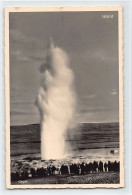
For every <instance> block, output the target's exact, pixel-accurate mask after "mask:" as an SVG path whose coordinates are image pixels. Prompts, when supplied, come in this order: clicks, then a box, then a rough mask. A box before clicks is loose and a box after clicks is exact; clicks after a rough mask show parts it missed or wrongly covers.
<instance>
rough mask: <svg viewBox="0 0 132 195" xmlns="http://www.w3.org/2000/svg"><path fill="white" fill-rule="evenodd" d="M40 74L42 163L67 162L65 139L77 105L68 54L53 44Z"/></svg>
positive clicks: (39, 102)
mask: <svg viewBox="0 0 132 195" xmlns="http://www.w3.org/2000/svg"><path fill="white" fill-rule="evenodd" d="M40 72H41V73H42V81H41V86H40V89H39V93H38V97H37V99H36V104H37V106H38V108H39V111H40V117H41V159H43V160H48V159H61V158H65V157H66V156H67V154H68V151H67V150H68V147H66V143H65V137H66V133H67V129H68V127H69V125H70V123H71V121H72V119H73V115H74V110H75V105H76V95H75V90H74V87H73V83H74V75H73V72H72V70H71V69H70V67H69V60H68V56H67V54H66V53H65V52H64V51H63V50H62V49H60V48H58V47H55V46H54V44H53V41H52V40H50V45H49V47H48V49H47V52H46V56H45V63H44V64H43V65H41V67H40Z"/></svg>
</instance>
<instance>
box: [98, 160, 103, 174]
mask: <svg viewBox="0 0 132 195" xmlns="http://www.w3.org/2000/svg"><path fill="white" fill-rule="evenodd" d="M99 171H100V172H103V163H102V162H101V161H100V162H99Z"/></svg>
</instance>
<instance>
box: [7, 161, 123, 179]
mask: <svg viewBox="0 0 132 195" xmlns="http://www.w3.org/2000/svg"><path fill="white" fill-rule="evenodd" d="M119 171H120V162H116V161H115V162H110V161H108V163H106V162H105V163H103V162H102V161H100V162H96V161H94V162H90V163H84V162H82V163H81V164H76V163H74V164H71V165H66V164H62V165H61V166H59V165H58V166H54V165H50V166H47V167H46V168H44V167H39V168H38V167H37V168H36V167H35V168H34V167H32V168H29V167H23V168H22V169H21V170H19V171H16V172H11V180H12V181H18V180H24V179H29V178H35V177H36V178H40V177H45V176H48V175H57V174H61V175H68V174H71V175H84V174H89V173H98V172H119Z"/></svg>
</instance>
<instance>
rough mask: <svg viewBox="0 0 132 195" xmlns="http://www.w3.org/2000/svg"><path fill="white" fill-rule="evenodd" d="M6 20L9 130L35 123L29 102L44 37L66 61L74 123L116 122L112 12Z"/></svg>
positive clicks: (21, 15)
mask: <svg viewBox="0 0 132 195" xmlns="http://www.w3.org/2000/svg"><path fill="white" fill-rule="evenodd" d="M102 14H113V19H103V18H102ZM9 21H10V22H9V24H10V89H11V92H10V94H11V125H20V124H30V123H38V122H39V112H38V109H37V107H35V106H34V101H35V99H36V96H37V92H38V89H39V85H40V80H41V74H40V72H39V67H40V65H41V64H42V63H43V61H44V53H45V50H46V48H47V44H48V41H49V38H50V36H52V37H53V39H54V43H55V45H56V46H58V47H61V48H62V49H64V50H65V51H66V52H67V54H68V55H69V58H70V63H71V69H72V70H73V72H74V75H75V87H76V93H77V98H78V103H77V111H76V116H75V120H76V122H114V121H118V120H119V116H118V115H119V111H118V110H119V105H118V104H119V102H118V98H119V96H118V94H119V91H118V90H119V86H118V80H119V77H118V14H117V12H73V13H72V12H66V13H64V12H63V13H57V12H54V13H52V12H51V13H48V12H47V13H10V20H9Z"/></svg>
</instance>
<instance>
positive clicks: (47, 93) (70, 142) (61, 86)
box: [5, 6, 124, 189]
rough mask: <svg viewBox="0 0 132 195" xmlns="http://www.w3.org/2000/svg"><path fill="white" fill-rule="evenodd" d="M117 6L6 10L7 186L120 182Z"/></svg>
mask: <svg viewBox="0 0 132 195" xmlns="http://www.w3.org/2000/svg"><path fill="white" fill-rule="evenodd" d="M122 40H123V34H122V7H120V6H118V7H114V6H113V7H111V6H107V7H101V6H100V7H94V6H93V7H7V8H5V97H6V186H7V188H8V189H15V188H120V187H124V165H123V162H124V159H123V154H124V147H123V72H122V67H123V41H122Z"/></svg>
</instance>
